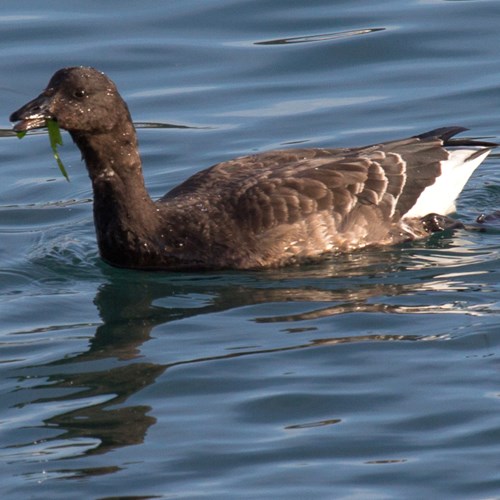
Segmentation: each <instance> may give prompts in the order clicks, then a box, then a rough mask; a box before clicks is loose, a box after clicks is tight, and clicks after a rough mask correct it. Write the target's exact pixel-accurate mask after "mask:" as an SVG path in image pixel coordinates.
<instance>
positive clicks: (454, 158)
mask: <svg viewBox="0 0 500 500" xmlns="http://www.w3.org/2000/svg"><path fill="white" fill-rule="evenodd" d="M482 149H483V150H484V152H483V153H479V154H478V149H473V148H469V149H455V150H448V153H449V158H448V159H447V160H444V161H442V162H441V175H440V176H439V177H438V178H437V179H436V182H434V184H432V185H431V186H429V187H427V188H425V189H424V190H423V191H422V193H421V194H420V196H419V197H418V199H417V202H416V203H415V205H413V207H412V208H410V210H409V211H408V212H406V214H405V215H404V217H405V218H407V217H424V216H425V215H428V214H431V213H436V214H440V215H446V214H449V213H452V212H454V211H455V209H456V207H455V201H456V199H457V198H458V195H459V194H460V193H461V192H462V189H463V188H464V186H465V184H467V181H468V180H469V178H470V176H471V175H472V174H473V173H474V170H476V168H477V167H479V165H480V164H481V163H482V161H483V160H484V159H485V158H486V157H487V156H488V154H489V153H490V152H491V149H487V148H486V149H485V148H482Z"/></svg>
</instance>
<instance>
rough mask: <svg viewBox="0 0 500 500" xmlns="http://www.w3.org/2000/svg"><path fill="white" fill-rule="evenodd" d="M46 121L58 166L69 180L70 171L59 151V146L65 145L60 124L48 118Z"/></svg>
mask: <svg viewBox="0 0 500 500" xmlns="http://www.w3.org/2000/svg"><path fill="white" fill-rule="evenodd" d="M45 123H46V125H47V129H48V131H49V141H50V147H51V148H52V152H53V153H54V158H55V159H56V162H57V166H58V167H59V170H60V171H61V174H63V175H64V178H65V179H66V180H67V181H68V182H69V176H68V172H67V171H66V168H65V167H64V164H63V162H62V160H61V157H60V156H59V151H57V147H58V146H62V145H63V140H62V137H61V130H60V129H59V124H58V123H57V122H56V121H55V120H46V122H45Z"/></svg>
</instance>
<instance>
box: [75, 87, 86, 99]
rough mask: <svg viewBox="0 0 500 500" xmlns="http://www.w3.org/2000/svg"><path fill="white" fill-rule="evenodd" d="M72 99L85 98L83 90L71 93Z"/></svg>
mask: <svg viewBox="0 0 500 500" xmlns="http://www.w3.org/2000/svg"><path fill="white" fill-rule="evenodd" d="M73 97H76V98H77V99H81V98H82V97H85V90H83V89H77V90H75V91H74V92H73Z"/></svg>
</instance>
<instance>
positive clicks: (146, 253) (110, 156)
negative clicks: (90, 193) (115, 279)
mask: <svg viewBox="0 0 500 500" xmlns="http://www.w3.org/2000/svg"><path fill="white" fill-rule="evenodd" d="M117 128H119V130H116V129H115V130H111V131H109V132H106V133H101V134H81V133H79V134H75V133H73V134H71V135H72V137H73V140H74V141H75V143H76V144H77V146H78V147H79V149H80V151H81V152H82V155H83V159H84V161H85V163H86V166H87V170H88V172H89V176H90V179H91V181H92V187H93V190H94V222H95V227H96V233H97V242H98V245H99V250H100V253H101V255H102V257H103V258H104V259H105V260H107V261H108V262H109V263H110V264H113V265H116V266H120V267H137V266H138V265H139V266H140V265H141V264H144V260H145V259H146V260H147V259H149V258H150V256H151V255H150V254H151V252H153V251H154V249H155V248H158V247H161V242H160V241H152V240H154V239H156V238H157V237H158V238H160V237H161V229H160V226H161V219H160V215H159V212H158V211H157V210H156V207H155V204H154V202H153V201H152V200H151V198H150V197H149V194H148V192H147V191H146V187H145V185H144V178H143V175H142V168H141V160H140V157H139V152H138V147H137V138H136V134H135V130H134V127H133V125H132V123H131V122H130V123H127V122H125V123H121V124H120V125H119V127H117Z"/></svg>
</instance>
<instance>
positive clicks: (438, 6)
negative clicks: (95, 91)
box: [0, 0, 500, 499]
mask: <svg viewBox="0 0 500 500" xmlns="http://www.w3.org/2000/svg"><path fill="white" fill-rule="evenodd" d="M499 16H500V4H499V3H498V2H496V1H494V0H489V1H488V0H485V1H437V0H436V1H417V0H411V1H407V2H399V1H396V0H387V1H380V2H372V1H368V0H359V1H354V2H353V1H352V0H348V1H347V0H345V1H334V2H332V1H321V0H312V1H308V2H299V1H286V2H285V1H282V0H278V1H273V2H264V1H261V0H252V1H250V0H248V1H243V0H210V1H201V0H185V1H183V2H153V1H149V0H146V1H143V2H141V3H140V5H139V4H136V3H133V2H117V1H114V0H113V1H109V2H104V3H103V2H92V1H91V2H88V1H86V2H81V1H75V2H70V3H68V2H60V1H46V2H35V1H34V0H27V1H25V2H8V3H7V4H6V5H4V6H3V8H2V14H1V15H0V32H1V35H2V41H3V43H2V46H1V48H0V51H1V54H2V66H3V71H2V72H1V73H0V74H1V77H0V79H1V84H0V85H1V92H2V94H3V99H1V100H0V108H1V110H0V111H1V113H0V116H2V117H4V118H3V122H2V123H3V125H2V126H1V127H2V128H3V129H8V128H9V127H10V125H9V123H8V116H9V114H10V113H11V112H12V111H13V110H15V109H17V108H18V107H19V106H20V105H21V104H24V103H25V102H26V101H27V100H28V99H31V98H32V97H34V96H35V95H37V94H38V93H39V92H40V90H41V89H42V88H43V87H44V85H45V84H46V82H47V81H48V79H49V77H50V76H51V74H52V73H53V72H54V71H55V70H56V69H58V68H60V67H63V66H68V65H80V64H84V65H92V66H95V67H98V68H99V69H102V70H103V71H105V72H106V73H108V74H109V75H110V76H111V77H112V78H113V80H114V81H115V82H116V83H117V85H118V87H119V89H120V90H121V92H122V94H123V96H124V97H125V99H126V100H127V102H128V103H129V105H130V109H131V112H132V115H133V117H134V120H135V121H136V122H141V123H160V124H171V125H175V126H176V127H177V126H178V127H179V128H150V127H143V128H140V129H139V139H140V142H141V151H142V154H143V158H144V169H145V176H146V181H147V184H148V186H149V188H150V191H151V193H152V194H153V196H161V195H162V194H164V193H165V192H166V191H167V190H168V189H170V188H171V187H173V186H175V185H176V184H177V183H179V182H180V181H182V180H183V179H185V178H186V177H187V176H189V175H191V174H193V173H194V172H196V171H198V170H200V169H201V168H203V167H206V166H209V165H210V164H212V163H215V162H218V161H222V160H225V159H229V158H232V157H234V156H237V155H242V154H246V153H250V152H257V151H264V150H267V149H271V148H285V147H291V146H294V145H300V146H311V147H314V146H330V147H333V146H348V145H362V144H368V143H374V142H377V141H381V140H389V139H394V138H398V137H404V136H408V135H413V134H417V133H420V132H424V131H425V130H430V129H432V128H435V127H439V126H445V125H463V126H466V127H469V128H470V129H471V132H470V135H473V136H476V137H492V138H496V139H497V140H498V133H499V125H498V124H499V122H500V120H499V116H498V112H497V109H498V107H499V106H498V104H499V97H498V96H499V92H498V87H499V85H500V70H499V68H500V52H499V51H498V47H499V45H500V35H499V32H498V19H499ZM180 127H188V128H180ZM61 154H62V157H63V160H64V162H65V164H66V166H67V168H68V171H69V175H70V178H71V182H70V183H67V182H66V181H65V180H64V179H63V178H62V176H61V175H60V173H59V171H58V170H57V166H56V164H55V162H54V161H53V159H52V157H51V154H50V149H49V146H48V140H47V137H46V135H44V134H33V135H31V136H30V137H26V138H25V139H23V140H22V141H19V140H18V139H16V138H15V137H13V136H5V137H2V138H1V140H0V155H1V158H2V183H1V185H0V318H1V319H0V342H1V364H0V372H1V377H0V380H1V382H0V384H1V389H0V391H1V392H0V394H1V398H2V405H1V409H0V421H1V423H2V425H1V427H0V433H1V441H0V443H1V446H0V461H1V463H2V467H1V468H0V470H1V471H2V472H1V473H0V474H1V487H0V490H1V493H2V498H16V499H17V498H33V499H38V498H40V499H46V498H51V499H67V498H94V499H105V498H189V499H198V498H217V499H223V498H227V499H234V498H248V499H255V498H270V499H271V498H272V499H279V498H283V499H284V498H286V499H291V498H297V499H303V498H325V499H326V498H328V499H329V498H349V499H352V498H370V499H379V498H380V499H382V498H383V499H386V498H394V499H400V498H415V499H421V498H452V499H456V498H474V499H486V498H496V497H498V496H499V495H500V473H499V470H498V456H499V453H500V426H499V421H498V411H499V395H500V390H499V385H498V381H499V368H500V366H499V358H498V356H499V352H498V351H499V347H500V338H499V326H498V325H499V322H500V289H499V288H500V287H499V271H498V268H499V249H500V230H499V227H498V226H496V227H495V225H494V224H489V226H488V231H486V232H482V231H474V230H458V231H455V232H453V233H446V234H443V235H437V236H434V237H433V238H431V239H430V240H428V241H424V242H418V243H415V244H411V245H405V246H402V247H397V248H390V249H382V250H381V249H368V250H365V251H361V252H356V253H354V254H352V255H344V256H339V257H337V258H335V259H330V260H328V261H325V262H323V263H320V264H315V265H309V266H302V267H296V268H289V269H283V270H275V271H263V272H247V273H238V272H223V273H195V274H189V273H183V274H182V273H181V274H175V273H141V272H134V271H125V270H118V269H113V268H110V267H109V266H107V265H106V264H104V263H102V262H101V261H100V259H99V257H98V253H97V248H96V242H95V236H94V228H93V222H92V204H91V188H90V183H89V180H88V178H87V174H86V172H85V169H84V167H83V165H82V163H81V161H80V158H79V153H78V151H77V150H76V148H75V147H74V146H73V145H72V144H71V141H70V139H69V137H68V136H67V135H66V136H65V146H64V148H63V149H62V150H61ZM499 162H500V158H499V156H498V154H493V155H492V156H490V158H488V160H487V161H486V162H485V163H484V164H483V165H482V166H481V168H480V169H479V170H478V171H477V172H476V173H475V174H474V176H473V178H472V179H471V181H470V182H469V184H468V186H467V187H466V189H465V191H464V192H463V193H462V195H461V197H460V199H459V202H458V216H459V217H460V218H461V219H462V220H464V221H466V222H468V223H472V222H473V221H474V220H475V218H476V217H477V216H478V215H479V214H481V213H489V212H492V211H494V210H497V209H499V208H500V187H499V186H500V175H499V173H498V172H499V169H498V164H499Z"/></svg>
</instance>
